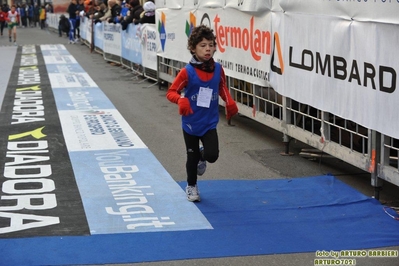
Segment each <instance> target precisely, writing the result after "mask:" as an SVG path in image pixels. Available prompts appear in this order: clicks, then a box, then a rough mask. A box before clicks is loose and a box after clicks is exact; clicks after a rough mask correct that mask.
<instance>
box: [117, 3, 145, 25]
mask: <svg viewBox="0 0 399 266" xmlns="http://www.w3.org/2000/svg"><path fill="white" fill-rule="evenodd" d="M129 5H130V8H129V15H127V16H126V18H125V19H124V20H123V21H121V25H122V30H126V29H127V27H128V25H129V24H130V23H132V22H134V21H139V20H140V14H141V13H142V12H143V11H144V9H143V7H142V6H141V5H140V1H139V0H131V1H130V2H129Z"/></svg>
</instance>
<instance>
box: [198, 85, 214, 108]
mask: <svg viewBox="0 0 399 266" xmlns="http://www.w3.org/2000/svg"><path fill="white" fill-rule="evenodd" d="M211 100H212V89H210V88H204V87H200V89H199V92H198V97H197V106H200V107H206V108H209V106H210V105H211Z"/></svg>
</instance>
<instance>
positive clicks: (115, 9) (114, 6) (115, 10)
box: [108, 0, 122, 23]
mask: <svg viewBox="0 0 399 266" xmlns="http://www.w3.org/2000/svg"><path fill="white" fill-rule="evenodd" d="M108 6H109V7H110V9H111V17H110V18H109V19H108V23H120V20H121V18H122V17H121V11H122V8H121V6H120V5H119V4H118V3H117V2H116V0H108Z"/></svg>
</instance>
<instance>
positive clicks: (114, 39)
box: [102, 22, 122, 56]
mask: <svg viewBox="0 0 399 266" xmlns="http://www.w3.org/2000/svg"><path fill="white" fill-rule="evenodd" d="M102 24H104V34H103V36H104V37H103V38H104V53H107V54H112V55H116V56H121V54H122V44H121V42H122V36H121V31H122V30H121V24H113V23H108V22H103V23H102Z"/></svg>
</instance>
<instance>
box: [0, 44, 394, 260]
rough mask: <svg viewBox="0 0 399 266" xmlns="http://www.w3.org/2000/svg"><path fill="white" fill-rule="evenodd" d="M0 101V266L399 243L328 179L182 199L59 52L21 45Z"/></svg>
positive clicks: (243, 186) (227, 187)
mask: <svg viewBox="0 0 399 266" xmlns="http://www.w3.org/2000/svg"><path fill="white" fill-rule="evenodd" d="M4 99H5V100H4V103H3V106H2V110H1V118H0V126H1V130H0V135H1V136H0V137H1V144H0V145H1V151H2V153H1V158H0V163H1V167H2V169H1V170H2V172H3V173H4V174H3V175H2V176H1V177H0V183H1V185H2V186H1V187H2V191H1V198H0V250H1V254H2V256H1V257H0V265H76V264H107V263H134V262H151V261H165V260H179V259H190V258H191V259H193V258H215V257H227V256H249V255H267V254H284V253H299V252H316V251H322V250H326V251H330V250H336V251H341V250H361V249H368V248H377V247H388V246H397V245H399V223H398V222H397V221H395V220H394V219H392V218H390V217H389V216H388V215H386V214H385V213H384V210H383V206H382V205H381V204H380V203H379V202H378V201H376V200H374V199H372V198H368V197H366V196H364V195H362V194H360V193H359V192H357V191H356V190H354V189H352V188H350V187H349V186H347V185H345V184H344V183H342V182H340V181H339V180H337V179H336V178H334V177H333V176H315V177H303V178H295V179H279V180H259V181H243V180H240V181H238V180H228V181H226V180H224V181H200V183H199V186H200V189H201V194H202V201H201V202H200V203H196V204H194V203H190V202H188V201H186V199H185V193H184V186H185V184H184V183H176V182H175V181H174V180H173V178H172V177H171V176H170V175H169V174H168V173H167V172H166V170H165V169H164V168H163V167H162V166H161V164H160V163H159V162H158V161H157V160H156V158H155V157H154V156H153V154H152V153H151V152H150V151H149V149H148V148H147V147H146V145H145V144H144V143H143V142H142V141H141V139H140V138H139V136H137V134H136V133H135V132H134V130H133V129H132V128H130V126H129V125H128V124H127V123H126V121H125V120H124V118H123V117H122V116H121V115H120V114H119V112H118V111H117V110H116V109H115V107H114V106H113V105H112V103H111V102H110V101H109V100H108V99H107V98H106V96H105V95H104V94H103V93H102V91H101V89H100V88H98V86H97V85H96V83H95V82H94V81H93V80H92V79H91V78H90V76H88V75H87V73H86V72H85V71H84V69H82V68H81V67H80V66H79V64H78V63H77V62H76V60H75V59H74V58H73V57H72V56H71V55H70V54H69V53H68V51H67V50H66V49H65V47H64V46H62V45H42V46H23V47H19V48H18V50H17V51H16V57H15V63H14V66H13V69H12V73H11V78H10V81H9V85H8V86H7V90H6V92H5V95H4ZM221 191H225V192H227V193H221ZM381 228H384V230H380V229H381ZM194 243H195V244H194ZM193 244H194V246H193ZM21 254H23V255H21ZM396 255H397V254H396Z"/></svg>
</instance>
